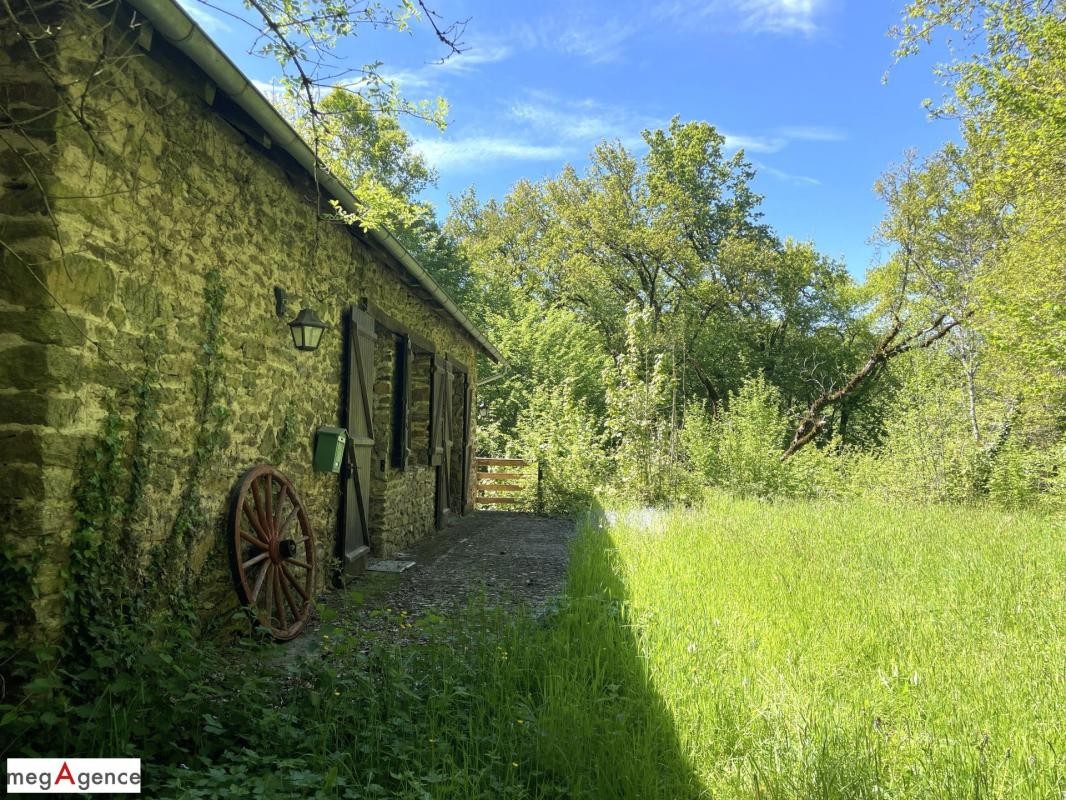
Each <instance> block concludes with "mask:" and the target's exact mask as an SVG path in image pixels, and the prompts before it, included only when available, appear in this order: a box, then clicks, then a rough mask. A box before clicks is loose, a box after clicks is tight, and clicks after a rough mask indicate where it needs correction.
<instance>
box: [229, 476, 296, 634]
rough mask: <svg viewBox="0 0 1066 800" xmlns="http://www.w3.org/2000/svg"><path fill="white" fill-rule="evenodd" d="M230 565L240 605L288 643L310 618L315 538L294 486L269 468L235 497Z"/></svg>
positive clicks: (238, 488) (236, 491) (248, 478)
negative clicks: (287, 640)
mask: <svg viewBox="0 0 1066 800" xmlns="http://www.w3.org/2000/svg"><path fill="white" fill-rule="evenodd" d="M230 530H231V532H232V538H231V540H230V566H231V567H232V569H233V577H234V580H235V581H236V583H237V595H238V596H239V597H240V600H241V603H242V604H243V605H244V606H246V607H247V608H249V609H250V610H251V611H253V612H254V614H255V618H256V622H257V623H258V624H259V625H262V626H263V627H264V628H266V629H268V630H269V631H270V634H271V635H272V636H273V637H274V638H275V639H282V640H284V639H292V638H293V637H294V636H296V635H297V634H298V633H299V632H300V631H301V630H302V629H303V626H304V624H305V623H306V622H307V619H308V617H309V616H310V615H311V605H312V598H313V596H314V587H315V539H314V533H313V532H312V531H311V523H310V522H308V521H307V513H306V512H305V511H304V507H303V504H302V503H301V502H300V498H299V496H298V495H297V494H296V490H295V489H294V488H293V486H292V482H291V481H290V480H289V479H288V478H286V477H285V476H284V475H282V474H281V473H280V472H278V471H277V470H276V469H274V468H273V467H272V466H270V465H269V464H260V465H259V466H257V467H252V468H251V469H250V470H248V471H247V472H246V473H244V475H243V476H241V480H240V482H239V483H238V484H237V486H236V488H235V489H234V492H233V499H232V504H231V506H230Z"/></svg>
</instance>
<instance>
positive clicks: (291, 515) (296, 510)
mask: <svg viewBox="0 0 1066 800" xmlns="http://www.w3.org/2000/svg"><path fill="white" fill-rule="evenodd" d="M299 513H300V507H299V506H297V505H295V504H294V505H293V507H292V510H291V511H289V513H288V515H287V516H286V517H285V521H284V522H283V523H281V526H280V527H279V528H278V538H279V539H280V538H281V537H282V536H284V535H285V531H286V530H288V527H289V525H290V524H291V523H292V520H293V518H294V517H295V516H296V515H297V514H299Z"/></svg>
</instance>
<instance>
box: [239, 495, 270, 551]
mask: <svg viewBox="0 0 1066 800" xmlns="http://www.w3.org/2000/svg"><path fill="white" fill-rule="evenodd" d="M244 516H245V517H246V518H247V519H248V524H249V525H251V526H252V527H253V528H254V529H255V532H256V533H258V534H259V536H260V537H261V538H262V539H263V540H264V541H267V540H269V539H270V537H269V536H268V535H267V533H266V531H265V530H264V528H263V524H262V520H261V519H259V514H258V513H257V512H254V511H252V507H251V505H249V503H248V498H247V497H246V498H244ZM263 546H264V547H265V546H266V545H263Z"/></svg>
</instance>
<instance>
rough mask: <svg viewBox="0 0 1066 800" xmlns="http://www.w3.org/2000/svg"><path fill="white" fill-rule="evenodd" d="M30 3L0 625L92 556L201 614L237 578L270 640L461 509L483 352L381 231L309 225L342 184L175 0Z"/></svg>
mask: <svg viewBox="0 0 1066 800" xmlns="http://www.w3.org/2000/svg"><path fill="white" fill-rule="evenodd" d="M31 5H34V4H30V3H26V2H16V3H14V7H15V9H16V10H18V9H20V8H22V9H25V8H27V7H29V6H31ZM35 5H36V7H35V8H33V11H34V14H33V15H28V14H27V15H23V17H22V19H21V22H20V24H19V25H16V24H14V23H13V22H12V20H13V19H15V17H13V16H5V20H4V21H3V22H0V136H2V137H3V143H4V144H5V145H6V147H5V148H3V151H2V152H0V178H2V186H0V244H2V247H0V254H2V255H0V258H2V269H0V529H2V534H0V535H2V536H3V541H2V543H0V582H4V583H5V585H6V587H7V588H6V589H5V590H4V594H3V595H2V597H3V598H4V600H5V602H6V603H7V605H8V608H6V609H4V611H5V613H4V614H0V633H3V630H4V629H6V630H7V632H8V633H10V632H11V631H12V630H15V629H19V628H27V627H29V626H43V628H44V629H48V628H53V629H57V630H58V628H59V627H60V626H61V625H62V620H63V616H64V600H63V598H64V595H65V594H66V595H68V596H69V595H70V593H71V588H70V587H71V582H72V581H77V580H83V581H84V580H92V579H93V575H92V569H94V568H95V567H93V566H92V565H93V564H95V563H96V562H95V561H94V560H93V559H103V558H104V557H105V554H106V553H108V552H110V553H111V556H109V557H110V558H111V559H112V560H113V561H119V562H121V561H122V559H125V560H126V562H125V563H126V564H127V565H129V564H132V565H136V566H137V567H138V568H137V569H131V570H129V574H135V573H136V574H139V575H141V576H145V575H147V578H146V579H145V580H146V585H149V586H150V585H152V584H153V581H154V580H155V576H154V575H153V571H154V570H157V571H158V572H159V581H160V583H159V586H162V587H164V590H165V589H166V587H169V586H171V585H173V586H177V585H185V586H189V585H191V586H193V587H195V591H194V595H195V597H196V602H197V604H198V605H199V606H200V610H201V611H202V612H203V611H214V612H220V611H223V610H225V609H227V608H233V607H235V606H236V605H237V600H238V594H237V593H236V592H235V591H234V588H235V581H234V578H235V577H236V578H237V579H238V582H239V580H240V578H241V576H242V575H243V578H244V580H245V585H244V591H245V592H246V593H248V594H252V593H255V594H256V600H255V602H257V603H260V605H263V604H265V605H267V606H268V608H267V611H266V619H267V621H268V622H270V623H271V625H272V627H275V628H277V629H278V630H277V631H276V632H277V633H280V634H281V635H284V634H285V633H286V631H289V630H290V626H289V624H288V623H289V622H290V621H291V618H293V617H295V616H298V615H297V614H296V613H295V612H293V611H292V610H291V609H290V607H289V606H287V605H285V603H290V602H292V601H293V599H295V603H293V607H295V606H303V605H304V604H303V603H302V601H301V598H300V596H299V594H302V593H303V592H304V590H306V589H307V588H308V586H311V588H313V589H314V590H315V591H319V590H321V589H322V588H323V587H324V586H325V585H326V584H327V583H328V580H329V576H330V575H331V574H337V572H342V571H343V570H345V569H348V570H353V569H358V568H359V567H360V565H361V564H362V562H363V561H364V559H365V557H366V555H367V553H368V552H369V553H370V554H374V555H377V556H383V557H387V556H389V555H391V554H393V553H395V552H396V551H397V550H401V549H402V548H404V547H405V546H406V545H407V544H408V543H410V542H412V541H414V540H416V539H418V538H419V537H421V536H423V535H425V534H426V533H428V532H430V531H432V530H433V529H434V527H441V526H442V524H443V521H444V517H445V516H446V515H447V514H449V513H463V511H464V510H466V509H467V507H468V505H469V502H470V500H469V498H470V491H469V484H470V478H469V476H470V471H471V467H472V465H471V461H472V451H471V441H472V437H473V431H472V425H473V418H472V415H471V407H472V404H473V398H474V390H475V386H476V381H477V374H476V364H477V360H478V357H479V356H481V355H484V356H487V357H488V359H489V360H492V361H499V358H500V357H499V353H498V352H497V351H496V349H495V348H494V347H493V346H492V345H491V344H490V343H489V342H488V341H487V340H486V338H485V336H484V335H483V334H482V333H481V332H480V331H479V330H478V329H477V327H476V326H475V325H474V324H473V323H472V322H471V321H470V319H469V318H468V317H467V316H466V315H465V314H464V313H463V312H462V311H461V310H460V309H459V308H458V307H457V306H456V305H455V303H454V302H453V301H452V300H451V299H450V298H449V297H448V295H447V294H446V293H445V292H444V291H443V290H442V289H441V288H440V286H439V285H438V284H437V283H436V282H435V281H434V280H433V278H432V277H431V276H430V275H429V274H427V273H426V271H425V270H423V269H422V268H421V267H420V266H419V264H418V263H417V262H416V261H415V260H414V259H413V258H412V257H411V255H409V254H408V253H407V252H406V251H405V250H404V248H403V247H402V246H401V245H400V244H399V243H398V242H397V241H396V239H394V238H393V237H392V236H391V235H390V234H389V233H388V232H386V231H384V230H369V231H363V230H362V229H361V228H360V227H359V226H358V225H346V224H342V223H338V222H328V221H326V222H323V221H322V219H321V217H320V214H319V208H321V207H323V205H325V207H326V208H328V207H329V206H328V201H331V200H335V201H337V202H338V203H339V204H340V206H342V207H343V208H345V209H347V210H348V211H355V210H356V209H357V207H358V206H357V204H356V199H355V198H354V197H353V196H352V195H351V193H350V192H349V191H348V190H347V189H346V188H345V187H344V186H343V185H341V184H340V182H338V181H337V180H336V179H334V178H333V177H332V176H330V175H328V174H326V173H323V172H321V171H319V172H318V175H317V176H316V175H315V170H314V169H313V168H312V165H313V163H314V161H313V154H312V152H311V150H310V149H309V147H308V146H307V144H305V142H304V141H302V140H301V139H300V138H299V137H298V136H297V135H296V134H295V133H294V131H293V130H292V129H291V128H290V127H289V125H288V124H287V123H286V122H285V120H284V119H283V118H282V117H281V116H280V115H279V114H278V113H277V112H276V111H275V110H274V108H273V107H272V106H271V105H270V104H269V103H268V102H267V101H266V100H265V99H264V98H263V96H262V95H261V94H260V93H259V92H258V91H257V90H256V88H255V87H254V86H253V85H252V84H251V82H250V81H249V80H248V79H247V78H246V77H245V76H244V75H243V74H242V73H241V72H240V71H239V70H238V69H237V68H236V67H235V66H234V65H233V64H232V62H231V61H230V60H229V59H228V58H227V57H226V56H225V55H224V54H223V53H222V52H221V51H220V50H219V49H218V48H217V46H216V45H215V44H214V43H213V42H212V41H211V40H210V39H209V38H208V37H207V36H206V35H205V33H204V32H203V31H202V30H201V29H200V28H199V27H198V26H197V25H196V24H195V23H194V22H193V21H192V20H191V19H190V18H189V16H188V15H187V14H186V13H185V12H184V11H183V10H182V9H181V7H180V6H179V5H178V4H177V3H176V2H174V1H173V0H128V2H127V1H121V2H120V0H115V2H112V3H98V4H82V3H73V2H72V3H66V2H41V3H37V4H35ZM316 177H317V180H316ZM316 192H317V193H318V194H317V196H316ZM302 309H308V310H310V311H312V312H314V314H316V315H317V316H318V317H320V318H321V320H322V321H324V323H325V330H324V332H323V334H322V337H321V342H320V345H319V346H318V347H317V349H315V350H313V351H301V350H297V349H296V347H295V346H294V338H293V335H292V331H291V330H290V324H289V323H290V321H292V320H293V318H294V317H296V316H297V312H301V310H302ZM312 332H313V331H312ZM327 427H343V428H346V429H347V431H348V439H347V443H346V444H345V445H344V447H343V450H342V452H341V456H342V458H341V470H340V473H339V474H337V473H335V472H331V471H317V470H316V469H315V468H314V467H313V462H314V458H315V448H316V445H322V447H323V451H324V452H325V451H327V450H328V449H329V448H328V446H329V445H330V443H331V441H330V439H329V436H328V433H327V434H324V435H319V434H318V432H319V429H320V428H327ZM320 455H321V454H320ZM330 455H331V453H329V452H325V457H326V458H327V460H328V458H329V457H330ZM255 465H270V467H272V468H273V469H276V470H277V471H278V473H279V474H280V475H282V476H284V478H281V477H277V478H274V477H269V475H270V474H272V473H269V472H268V471H265V470H263V471H261V472H260V477H259V478H258V483H256V482H255V481H252V482H249V481H248V480H245V481H244V483H243V484H242V483H241V479H242V476H245V475H246V474H247V471H248V470H249V469H250V468H251V467H253V466H255ZM330 468H332V467H330ZM264 475H265V476H268V477H265V478H264V477H263V476H264ZM249 480H250V479H249ZM286 480H287V481H290V482H291V483H286V482H285V481H286ZM242 487H243V489H244V492H243V494H241V489H242ZM294 496H298V497H299V500H300V502H301V504H302V511H300V510H299V509H297V510H296V511H291V509H293V508H296V507H295V505H294V504H293V501H292V498H293V497H294ZM290 514H291V515H292V517H293V519H292V520H291V521H290V522H291V524H290V526H289V528H288V533H285V532H281V533H279V532H278V531H279V529H281V528H282V527H283V524H284V522H285V521H286V520H285V519H283V518H287V517H288V516H290ZM305 529H306V530H309V531H312V532H313V538H312V539H309V540H308V541H306V542H305V541H304V539H305V538H306V537H305V535H304V533H303V532H304V531H305ZM242 537H243V540H245V541H244V544H245V545H247V547H246V548H245V549H242V544H241V543H242ZM269 538H274V539H277V540H278V541H276V542H275V541H270V542H268V541H266V540H267V539H269ZM309 542H313V543H314V547H313V550H312V551H310V552H309V551H307V550H305V549H304V548H306V547H310V544H309ZM256 547H259V548H260V550H261V551H262V552H258V551H257V550H256ZM249 548H250V549H249ZM257 552H258V555H256V553H257ZM256 558H258V559H259V561H257V562H255V563H250V562H253V561H255V559H256ZM286 559H290V560H291V563H289V564H288V565H286V564H284V563H282V562H284V561H285V560H286ZM312 559H313V560H314V562H317V567H316V568H315V570H314V575H313V577H311V576H310V574H308V575H307V576H306V577H311V580H312V583H311V584H306V583H304V578H303V577H298V578H297V579H295V580H290V579H291V577H292V573H294V572H297V571H298V570H299V569H302V567H299V566H298V565H299V564H302V563H305V562H306V563H313V562H312ZM236 562H240V567H241V569H240V570H238V568H237V567H238V564H237V563H236ZM86 563H88V564H89V565H90V566H86ZM268 566H270V567H271V568H272V569H273V571H272V572H270V571H268V570H267V567H268ZM115 568H116V569H120V570H121V569H123V568H124V567H123V566H122V564H121V563H120V564H118V566H116V567H115ZM264 573H266V576H265V577H264ZM123 574H125V573H123ZM164 579H165V580H164ZM257 584H258V585H257ZM156 591H157V592H158V591H160V589H158V588H157V589H156ZM245 599H248V597H245ZM16 606H17V607H16ZM279 607H280V608H281V609H282V615H283V616H284V617H285V624H279V623H280V621H281V620H280V617H279V618H273V617H271V614H273V611H274V609H275V608H279ZM291 627H295V626H291Z"/></svg>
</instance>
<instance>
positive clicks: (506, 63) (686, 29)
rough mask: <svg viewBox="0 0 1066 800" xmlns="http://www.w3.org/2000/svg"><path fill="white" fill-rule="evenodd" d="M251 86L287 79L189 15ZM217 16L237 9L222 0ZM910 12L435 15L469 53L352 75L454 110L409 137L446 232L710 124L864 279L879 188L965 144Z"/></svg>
mask: <svg viewBox="0 0 1066 800" xmlns="http://www.w3.org/2000/svg"><path fill="white" fill-rule="evenodd" d="M183 4H184V5H185V6H186V7H187V8H189V9H190V11H192V12H193V13H194V15H195V16H196V17H197V18H198V20H199V21H200V22H201V24H202V25H203V27H204V28H205V29H206V30H207V32H208V33H209V34H210V35H211V36H212V37H214V38H215V39H216V41H218V42H219V43H220V45H221V46H222V47H223V48H224V49H225V50H226V51H227V52H228V53H229V54H230V55H231V57H233V58H234V60H235V61H237V63H238V64H239V65H240V66H241V68H242V69H244V70H245V72H247V73H248V74H249V75H250V76H252V77H253V78H255V79H257V80H260V81H264V82H268V81H270V79H271V78H272V77H273V76H274V75H275V74H276V73H277V71H278V69H277V66H276V64H274V63H273V62H271V61H269V60H266V59H262V58H257V57H255V56H251V55H249V54H248V53H247V50H248V47H249V38H248V35H247V33H246V29H244V28H243V26H241V25H240V24H239V23H237V22H236V21H234V20H233V19H232V18H228V17H226V16H225V15H223V14H221V13H219V11H218V10H217V9H212V8H208V7H206V6H204V5H201V4H199V3H198V2H196V0H183ZM215 5H216V6H218V7H219V8H223V9H225V8H232V9H234V10H237V9H239V8H240V4H239V3H238V2H234V0H218V2H216V3H215ZM902 6H903V2H902V0H703V1H702V2H700V1H698V0H646V1H645V2H639V1H636V0H615V1H614V2H609V1H608V0H596V1H594V0H572V2H562V1H561V0H541V2H536V3H520V2H511V1H509V0H497V2H489V1H488V0H434V2H433V3H432V7H434V8H435V9H436V10H437V11H438V12H439V13H440V14H441V16H442V17H443V18H445V19H448V20H462V19H469V22H468V24H467V27H466V34H465V36H464V39H463V41H464V42H465V44H466V46H467V49H466V51H465V52H464V53H463V54H461V55H459V56H453V57H452V58H451V59H449V60H447V61H445V62H444V63H438V61H437V59H438V58H439V56H440V54H441V50H440V48H439V47H438V46H436V44H435V42H434V40H433V38H432V36H431V32H430V30H429V28H428V26H425V25H416V26H415V28H414V29H413V30H412V31H411V32H409V33H397V32H395V31H388V32H385V31H382V32H365V33H363V34H361V35H360V36H359V37H358V38H357V39H355V40H354V41H351V42H349V43H347V44H345V45H344V48H343V50H342V51H341V52H342V54H343V55H344V56H345V57H346V58H347V60H348V64H349V65H350V66H352V67H357V66H359V65H360V64H362V63H366V62H369V61H375V60H380V61H381V62H382V63H383V66H382V71H383V72H385V73H386V74H388V75H389V76H391V77H392V78H394V79H395V80H396V81H397V83H398V84H399V86H400V88H401V90H402V91H403V93H404V94H405V95H406V96H408V97H409V98H412V99H419V98H435V97H437V96H443V97H445V98H446V99H447V100H448V102H449V104H450V108H451V111H450V114H449V125H448V128H447V130H446V131H445V132H443V133H438V132H437V131H436V130H434V129H432V128H431V127H429V126H427V125H423V124H421V123H418V122H417V121H411V122H410V123H409V125H408V127H409V129H410V131H411V133H412V135H413V136H414V137H415V139H416V141H417V143H418V147H419V149H420V150H421V151H422V152H423V153H424V155H425V156H426V158H427V160H429V162H430V163H431V164H433V165H434V166H435V167H436V168H437V170H438V171H439V173H440V182H439V187H438V188H437V189H435V190H432V191H430V192H428V193H427V199H428V200H430V201H431V202H433V203H434V204H435V205H436V206H437V208H438V212H439V213H440V214H441V215H442V216H443V215H444V214H445V213H446V212H447V207H448V196H449V195H454V194H458V193H460V192H462V191H463V190H464V189H465V188H466V187H468V186H471V185H473V186H475V187H476V190H477V194H478V196H479V197H480V198H482V199H486V198H488V197H502V196H503V195H505V194H506V193H507V191H508V189H509V188H510V187H511V186H512V185H513V184H514V182H515V181H517V180H519V179H521V178H531V179H537V178H540V177H543V176H546V175H554V174H556V173H558V172H559V170H560V169H561V168H562V167H563V165H564V164H566V163H572V164H574V165H576V166H578V167H579V168H580V167H581V166H582V165H583V164H584V163H585V159H586V156H587V154H588V152H589V151H590V150H591V149H592V147H593V146H594V145H595V144H596V142H598V141H599V140H600V139H603V138H605V137H606V138H612V139H620V140H621V141H622V142H623V143H625V144H626V145H627V146H630V147H632V148H634V149H636V150H638V151H639V150H640V147H641V143H640V132H641V130H642V129H645V128H655V127H661V126H665V125H666V124H667V123H668V122H669V120H670V118H671V117H672V116H674V115H679V116H680V117H681V118H682V119H683V120H706V121H708V122H710V123H711V124H713V125H715V126H716V127H717V128H718V129H719V130H720V131H721V132H722V133H724V134H725V135H726V137H727V141H728V143H729V145H730V147H732V148H737V147H743V148H744V151H745V153H746V154H747V157H748V159H749V160H750V161H752V162H753V163H754V164H755V166H756V168H757V170H758V173H759V174H758V177H757V179H756V183H755V185H756V189H757V190H758V191H759V192H760V193H761V194H763V195H764V196H765V201H764V212H765V217H766V220H767V221H768V222H769V223H770V224H771V225H772V226H773V227H774V228H775V229H776V230H777V231H778V233H779V234H781V235H782V236H792V237H795V238H798V239H810V240H812V241H814V243H815V244H816V246H817V247H818V248H819V249H820V250H821V251H823V252H825V253H827V254H829V255H831V256H834V257H838V258H842V259H843V260H844V261H845V262H846V263H847V265H848V268H849V269H850V270H851V272H852V273H853V274H855V275H856V276H857V277H860V278H861V277H862V275H863V274H864V273H865V271H866V269H867V268H868V267H869V266H870V265H871V263H872V262H873V261H874V259H875V256H876V252H875V248H874V247H873V246H871V245H870V244H868V239H869V237H870V235H871V234H872V233H873V231H874V228H875V226H876V225H877V222H878V220H879V219H880V217H881V214H882V210H883V209H882V206H881V204H880V202H879V200H878V199H877V197H876V196H875V195H874V193H873V189H872V187H873V183H874V181H875V180H876V178H877V176H878V175H879V174H880V173H881V172H883V171H884V170H885V169H886V168H887V167H888V166H890V165H891V164H892V163H893V162H897V161H899V160H900V158H901V157H902V156H903V153H904V151H905V150H906V149H907V148H909V147H915V148H917V149H918V151H919V152H921V153H928V152H931V151H932V150H934V149H935V148H936V147H937V146H939V145H940V144H941V143H942V142H944V141H945V140H947V139H949V138H953V136H954V133H955V128H954V126H953V125H952V124H951V123H949V122H942V121H929V120H928V119H927V116H926V113H925V111H924V110H923V108H922V106H921V102H922V100H923V99H924V98H926V97H938V96H939V95H940V94H941V89H940V87H938V86H937V85H936V83H935V82H934V79H933V76H932V72H931V68H932V60H931V57H930V56H921V57H918V58H914V59H910V60H908V61H906V62H903V63H902V64H899V65H896V66H895V67H893V68H892V71H891V73H890V75H889V80H888V82H887V84H886V83H882V76H883V75H884V73H885V71H886V70H887V69H888V68H889V67H890V66H891V65H892V55H891V53H892V46H893V42H892V40H891V39H890V38H889V37H888V36H887V35H886V31H887V30H888V28H889V26H891V25H892V24H893V23H894V22H896V21H897V20H898V18H899V13H900V10H901V8H902Z"/></svg>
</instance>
